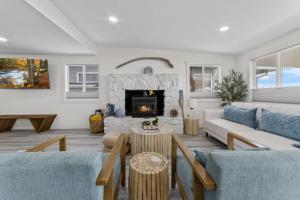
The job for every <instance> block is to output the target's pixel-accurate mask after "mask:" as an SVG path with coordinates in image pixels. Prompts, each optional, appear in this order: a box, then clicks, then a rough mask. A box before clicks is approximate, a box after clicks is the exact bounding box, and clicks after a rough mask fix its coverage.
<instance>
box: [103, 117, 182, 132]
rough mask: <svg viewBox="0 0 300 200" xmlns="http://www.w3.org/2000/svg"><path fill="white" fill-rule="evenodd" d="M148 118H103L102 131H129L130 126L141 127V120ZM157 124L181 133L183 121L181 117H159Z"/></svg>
mask: <svg viewBox="0 0 300 200" xmlns="http://www.w3.org/2000/svg"><path fill="white" fill-rule="evenodd" d="M151 119H154V118H150V119H144V118H132V117H124V118H116V117H107V118H105V119H104V124H105V127H104V132H105V134H112V133H114V134H116V133H118V134H119V133H130V130H131V128H132V127H141V125H142V122H143V121H146V120H151ZM159 126H161V127H166V126H168V127H170V128H172V130H173V133H176V134H183V122H182V118H181V117H176V118H173V117H159Z"/></svg>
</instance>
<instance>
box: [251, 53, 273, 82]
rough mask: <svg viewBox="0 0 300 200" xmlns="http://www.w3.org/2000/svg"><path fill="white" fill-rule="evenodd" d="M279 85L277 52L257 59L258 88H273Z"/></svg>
mask: <svg viewBox="0 0 300 200" xmlns="http://www.w3.org/2000/svg"><path fill="white" fill-rule="evenodd" d="M276 85H277V57H276V54H272V55H268V56H265V57H262V58H258V59H256V88H273V87H276Z"/></svg>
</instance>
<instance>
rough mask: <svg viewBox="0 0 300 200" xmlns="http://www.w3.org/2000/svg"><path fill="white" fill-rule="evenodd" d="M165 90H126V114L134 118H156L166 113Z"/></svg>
mask: <svg viewBox="0 0 300 200" xmlns="http://www.w3.org/2000/svg"><path fill="white" fill-rule="evenodd" d="M164 105H165V104H164V90H151V91H149V90H126V91H125V113H126V116H132V117H156V116H163V113H164Z"/></svg>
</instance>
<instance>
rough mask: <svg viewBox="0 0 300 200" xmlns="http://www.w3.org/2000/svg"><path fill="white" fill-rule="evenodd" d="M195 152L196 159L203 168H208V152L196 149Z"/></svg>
mask: <svg viewBox="0 0 300 200" xmlns="http://www.w3.org/2000/svg"><path fill="white" fill-rule="evenodd" d="M194 152H195V154H196V155H195V158H196V160H197V161H198V162H199V163H200V164H202V165H203V167H205V166H206V163H207V157H208V154H209V152H208V151H204V150H200V149H194Z"/></svg>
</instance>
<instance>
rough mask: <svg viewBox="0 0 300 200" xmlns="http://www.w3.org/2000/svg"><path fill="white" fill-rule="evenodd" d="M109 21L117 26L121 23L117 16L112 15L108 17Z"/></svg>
mask: <svg viewBox="0 0 300 200" xmlns="http://www.w3.org/2000/svg"><path fill="white" fill-rule="evenodd" d="M108 21H109V22H110V23H112V24H116V23H118V22H119V19H118V18H117V17H116V16H113V15H111V16H109V17H108Z"/></svg>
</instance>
